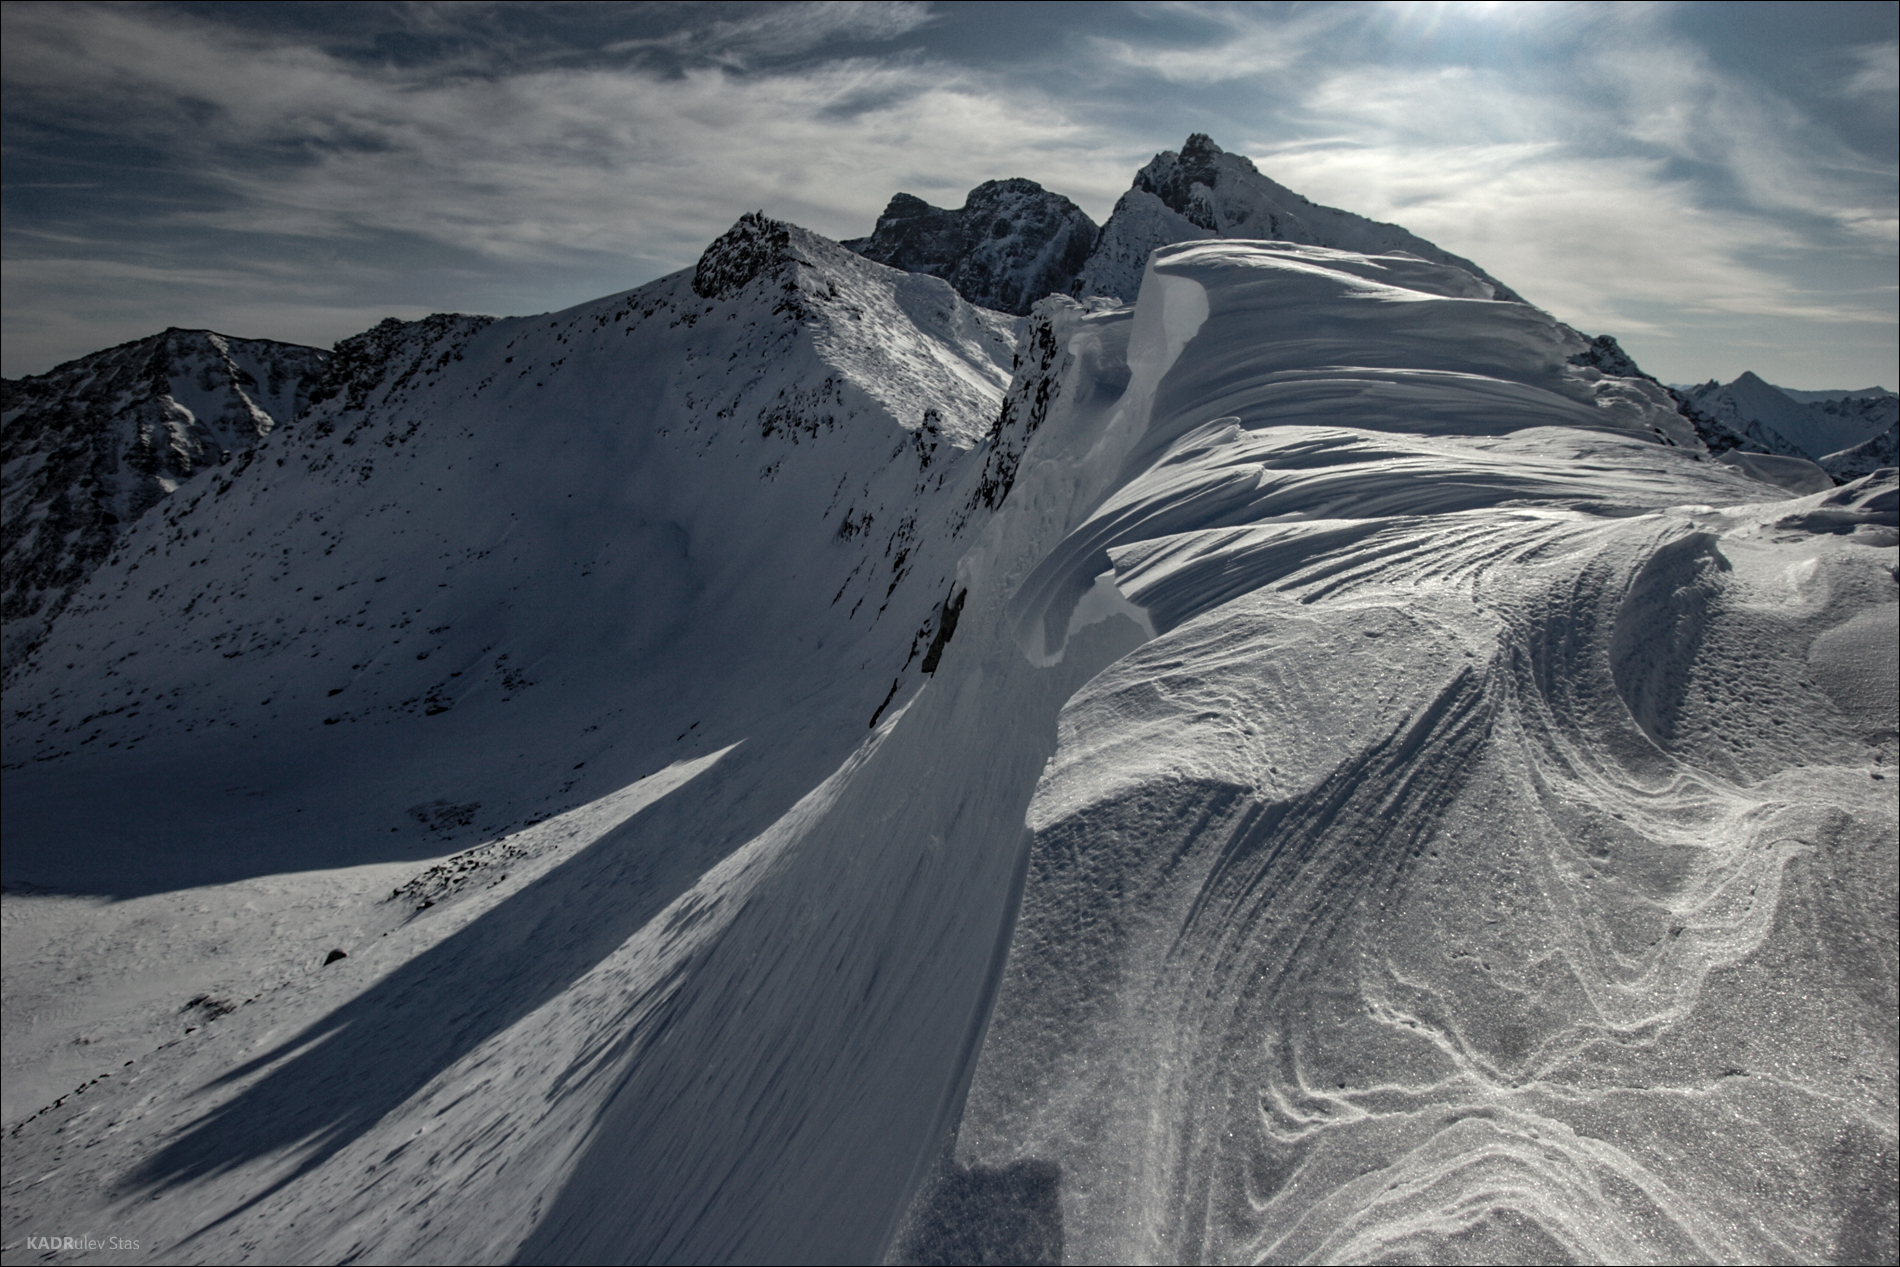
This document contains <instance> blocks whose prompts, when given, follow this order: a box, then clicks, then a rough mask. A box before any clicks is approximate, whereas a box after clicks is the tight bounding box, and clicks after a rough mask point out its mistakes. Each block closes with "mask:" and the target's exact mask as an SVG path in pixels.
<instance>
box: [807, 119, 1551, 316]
mask: <svg viewBox="0 0 1900 1267" xmlns="http://www.w3.org/2000/svg"><path fill="white" fill-rule="evenodd" d="M1204 238H1250V239H1266V240H1271V241H1280V242H1298V243H1302V244H1304V245H1307V246H1328V247H1337V248H1340V249H1343V250H1349V251H1363V252H1370V253H1373V254H1385V253H1391V252H1394V251H1397V252H1404V253H1409V254H1413V255H1417V256H1418V257H1419V258H1421V259H1424V260H1429V261H1433V262H1436V263H1440V264H1450V265H1452V266H1454V267H1456V268H1459V269H1462V270H1464V271H1465V272H1467V273H1470V274H1471V275H1472V276H1474V277H1477V278H1478V279H1479V280H1480V281H1481V282H1483V283H1484V284H1485V285H1488V286H1490V287H1491V288H1492V293H1493V294H1495V295H1496V296H1497V297H1499V298H1502V299H1516V298H1517V297H1518V296H1517V295H1516V293H1515V292H1513V291H1512V290H1510V289H1509V288H1508V287H1506V286H1504V285H1503V284H1502V283H1500V282H1498V281H1497V280H1496V279H1494V278H1492V277H1490V276H1488V275H1487V274H1486V273H1485V272H1484V270H1483V269H1481V268H1479V267H1478V266H1477V265H1476V264H1473V263H1472V262H1471V261H1470V260H1467V259H1462V258H1460V257H1459V256H1456V255H1453V254H1451V253H1450V252H1448V251H1443V250H1440V249H1439V248H1438V247H1436V246H1434V245H1433V244H1432V243H1430V242H1427V241H1426V240H1425V239H1424V238H1421V237H1418V236H1417V235H1415V234H1413V233H1409V232H1407V231H1406V230H1404V229H1402V228H1400V227H1399V226H1398V225H1396V224H1383V223H1381V222H1379V221H1377V220H1368V219H1367V218H1366V217H1364V216H1361V215H1355V214H1353V213H1352V212H1350V211H1340V210H1337V209H1335V208H1333V207H1322V206H1320V205H1319V204H1317V203H1314V202H1310V201H1308V200H1307V199H1305V198H1303V197H1301V196H1300V195H1299V194H1296V193H1294V192H1293V191H1292V190H1290V189H1288V188H1286V187H1285V186H1283V185H1280V184H1276V183H1275V182H1274V181H1272V180H1269V179H1268V178H1267V177H1265V176H1263V175H1261V174H1260V172H1259V170H1258V169H1256V168H1255V167H1254V165H1253V162H1252V160H1250V159H1248V158H1246V157H1245V156H1243V155H1239V154H1229V153H1227V152H1225V151H1224V150H1222V149H1221V148H1220V146H1218V145H1216V144H1214V142H1213V140H1212V139H1211V138H1209V137H1208V136H1206V135H1204V134H1202V133H1199V132H1197V133H1195V134H1193V135H1192V136H1190V137H1188V139H1187V142H1186V143H1185V144H1184V145H1182V147H1181V150H1180V152H1179V153H1176V152H1175V151H1173V150H1164V151H1163V152H1161V153H1159V154H1157V155H1155V156H1154V159H1153V160H1152V161H1151V162H1150V163H1149V164H1148V165H1147V166H1146V167H1143V168H1142V169H1141V170H1140V171H1138V172H1137V173H1135V183H1134V186H1133V187H1132V188H1131V189H1130V190H1129V191H1128V192H1127V193H1126V194H1124V195H1122V197H1121V200H1120V201H1119V202H1117V203H1116V204H1115V210H1114V212H1113V213H1112V214H1111V215H1110V216H1109V219H1108V223H1107V224H1106V225H1103V226H1102V227H1101V228H1100V229H1099V230H1098V229H1097V227H1096V225H1095V222H1094V221H1092V220H1090V219H1089V218H1088V216H1087V215H1085V214H1084V213H1083V212H1082V209H1081V208H1079V207H1077V206H1076V205H1075V204H1074V203H1072V202H1070V201H1069V200H1068V199H1067V198H1064V197H1063V196H1062V195H1060V194H1056V193H1051V192H1049V191H1048V190H1045V189H1044V188H1043V187H1042V186H1041V185H1038V184H1036V183H1035V182H1034V181H1030V180H1021V179H1018V180H993V181H988V182H986V183H984V184H981V185H978V186H977V187H976V188H975V189H972V190H971V191H970V194H969V197H968V200H967V201H966V202H965V204H964V205H963V206H962V207H960V208H958V209H956V210H955V211H947V210H944V209H943V208H940V207H933V206H931V205H930V204H928V203H926V202H924V201H923V200H922V199H921V198H917V197H915V196H913V195H911V194H903V193H900V194H898V195H896V196H895V197H893V198H892V199H891V201H890V205H889V206H887V207H886V208H885V209H884V214H883V215H881V216H879V217H878V221H877V227H876V228H875V229H873V230H872V232H871V236H869V237H866V238H854V239H851V240H850V241H847V242H845V243H844V245H845V246H847V247H849V248H850V249H851V250H853V251H856V252H858V253H859V254H861V255H863V256H865V257H866V258H868V259H874V260H876V261H877V262H878V263H880V264H889V265H890V266H891V267H893V268H902V269H908V270H909V271H911V272H918V273H928V274H930V275H931V276H933V277H942V278H944V279H946V280H948V281H949V282H950V283H951V285H953V286H955V287H956V290H957V293H958V294H960V295H962V296H963V297H964V298H965V299H967V300H969V301H970V302H971V303H973V304H980V305H982V306H983V307H986V308H994V309H997V310H998V311H1001V312H1011V313H1017V314H1022V313H1026V312H1028V311H1029V308H1030V305H1032V304H1033V303H1035V301H1036V300H1038V299H1040V298H1042V297H1043V296H1045V295H1075V296H1078V297H1084V298H1086V297H1091V296H1097V295H1100V296H1107V297H1109V298H1115V299H1122V300H1131V299H1133V297H1134V294H1135V292H1136V290H1138V289H1139V288H1140V285H1141V277H1142V269H1143V268H1144V267H1145V266H1146V264H1147V260H1148V255H1149V252H1151V251H1153V250H1154V249H1155V248H1157V247H1162V246H1169V245H1172V244H1173V243H1176V242H1193V241H1198V240H1201V239H1204Z"/></svg>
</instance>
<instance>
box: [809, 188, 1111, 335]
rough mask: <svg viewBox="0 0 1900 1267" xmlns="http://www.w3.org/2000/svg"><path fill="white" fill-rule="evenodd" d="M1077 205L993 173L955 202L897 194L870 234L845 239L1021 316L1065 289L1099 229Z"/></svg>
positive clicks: (980, 301) (969, 296)
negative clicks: (952, 205)
mask: <svg viewBox="0 0 1900 1267" xmlns="http://www.w3.org/2000/svg"><path fill="white" fill-rule="evenodd" d="M1098 232H1099V231H1098V230H1097V228H1096V225H1095V222H1094V221H1093V220H1091V219H1089V218H1088V216H1087V215H1086V214H1085V213H1084V212H1083V211H1082V209H1081V208H1080V207H1078V206H1076V205H1075V204H1074V203H1073V202H1070V201H1069V200H1068V199H1067V198H1064V197H1063V196H1062V195H1061V194H1057V193H1051V192H1050V191H1049V190H1046V189H1044V188H1043V187H1042V186H1041V185H1038V184H1037V183H1036V182H1035V181H1033V180H1021V179H1017V180H992V181H986V182H984V183H983V184H981V185H978V186H977V187H976V188H975V189H972V190H971V191H970V195H969V198H968V199H967V200H966V201H965V202H964V204H963V205H962V206H961V207H958V208H956V209H955V210H945V209H944V208H942V207H933V206H931V205H930V204H929V203H927V202H925V201H924V200H923V199H921V198H917V197H914V196H913V195H911V194H898V195H896V196H895V197H893V198H892V199H891V201H890V205H889V206H887V207H886V208H884V214H883V215H881V216H879V217H878V221H877V227H876V228H875V229H873V230H872V231H871V236H870V237H868V238H855V239H852V240H851V241H848V242H846V243H844V245H845V246H847V247H849V248H850V249H851V250H853V251H856V252H857V253H858V254H859V255H862V256H864V257H865V258H866V259H871V260H876V261H877V262H878V263H880V264H888V265H890V266H891V267H892V268H901V269H903V270H904V271H906V272H910V273H928V274H930V275H931V276H933V277H941V278H943V279H944V280H945V281H947V282H949V283H950V284H951V285H952V286H954V287H955V288H956V291H957V293H958V294H959V295H962V296H963V297H964V298H965V299H967V300H969V301H970V302H971V303H973V304H980V305H982V306H983V307H985V308H991V309H995V310H996V311H998V312H1008V313H1014V314H1016V315H1018V316H1021V315H1023V314H1025V313H1027V312H1028V311H1029V308H1030V305H1032V304H1034V303H1035V302H1036V301H1037V300H1038V299H1041V298H1042V297H1043V296H1044V295H1049V294H1064V293H1066V292H1067V291H1068V289H1069V287H1070V285H1071V284H1072V283H1073V282H1074V280H1075V277H1076V274H1077V273H1079V272H1080V271H1081V268H1082V266H1083V264H1084V263H1086V262H1087V260H1088V257H1089V252H1090V251H1091V250H1093V249H1094V247H1095V240H1096V237H1097V235H1098Z"/></svg>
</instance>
